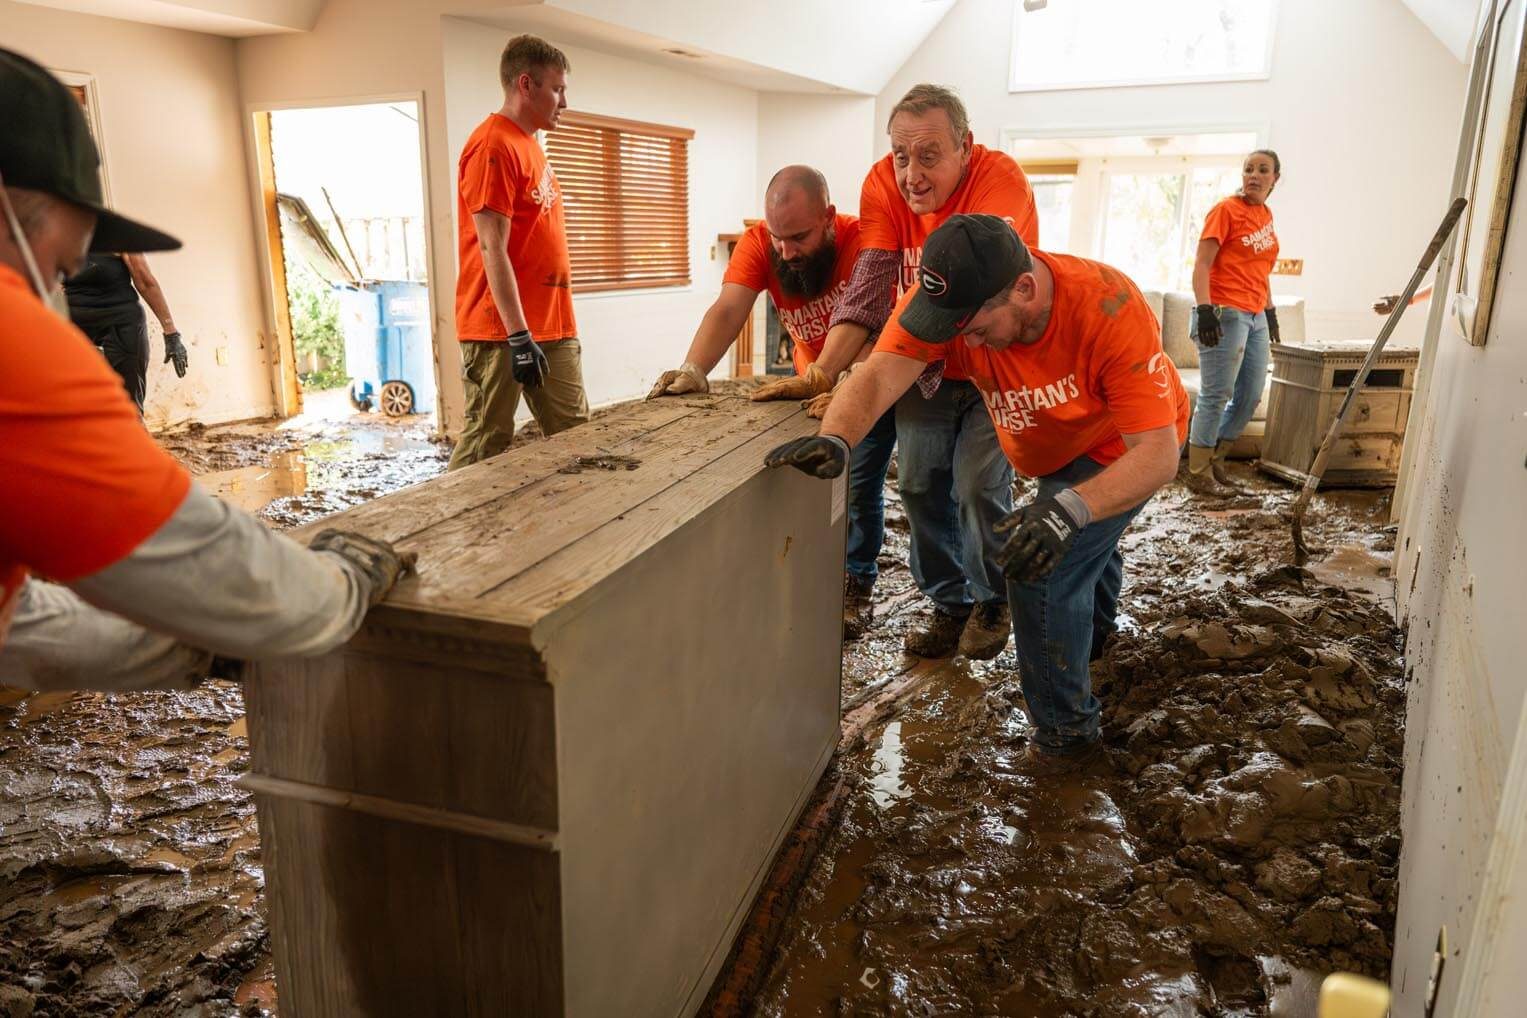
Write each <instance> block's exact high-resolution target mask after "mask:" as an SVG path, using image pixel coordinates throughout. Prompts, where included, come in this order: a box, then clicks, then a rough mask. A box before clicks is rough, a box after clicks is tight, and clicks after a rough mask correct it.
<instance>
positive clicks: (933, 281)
mask: <svg viewBox="0 0 1527 1018" xmlns="http://www.w3.org/2000/svg"><path fill="white" fill-rule="evenodd" d="M922 273H923V293H926V294H927V295H928V296H930V297H942V296H943V295H944V293H945V292H946V291H947V290H948V289H949V281H948V280H947V279H945V278H944V277H943V276H941V275H939V274H938V273H937V272H934V271H933V270H932V269H930V268H928V267H927V266H926V265H924V266H923V267H922Z"/></svg>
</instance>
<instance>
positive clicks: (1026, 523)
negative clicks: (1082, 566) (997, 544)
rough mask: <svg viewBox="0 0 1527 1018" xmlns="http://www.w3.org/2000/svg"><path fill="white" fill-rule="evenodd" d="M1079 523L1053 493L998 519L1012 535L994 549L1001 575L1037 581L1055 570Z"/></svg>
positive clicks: (1001, 526) (1001, 529)
mask: <svg viewBox="0 0 1527 1018" xmlns="http://www.w3.org/2000/svg"><path fill="white" fill-rule="evenodd" d="M1081 529H1082V528H1081V524H1080V523H1078V522H1077V520H1076V519H1075V518H1074V517H1073V516H1072V515H1071V513H1070V512H1069V511H1068V510H1067V509H1066V507H1065V506H1063V505H1061V503H1060V502H1059V501H1057V500H1056V499H1055V497H1054V496H1053V495H1044V496H1041V497H1039V498H1036V499H1035V500H1034V501H1032V502H1030V503H1029V504H1028V505H1026V506H1023V507H1021V508H1020V509H1018V510H1017V511H1016V512H1014V513H1011V514H1009V515H1007V516H1004V517H1003V518H1002V519H1001V520H999V521H998V522H997V530H998V531H999V532H1001V531H1004V530H1009V531H1012V536H1011V537H1009V538H1008V539H1007V543H1006V544H1004V545H1003V546H1002V550H1001V551H999V552H997V564H998V565H999V566H1001V567H1002V575H1003V576H1006V577H1007V578H1008V579H1010V580H1012V581H1013V582H1014V583H1037V582H1038V581H1040V580H1042V579H1044V578H1045V577H1046V576H1049V575H1050V574H1051V573H1053V572H1054V571H1055V567H1056V566H1058V565H1060V560H1061V559H1063V558H1065V556H1066V549H1068V548H1070V547H1071V542H1072V541H1073V540H1075V539H1076V535H1077V532H1078V531H1080V530H1081Z"/></svg>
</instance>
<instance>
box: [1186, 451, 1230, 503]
mask: <svg viewBox="0 0 1527 1018" xmlns="http://www.w3.org/2000/svg"><path fill="white" fill-rule="evenodd" d="M1182 483H1183V486H1184V487H1185V488H1187V489H1188V490H1189V491H1191V492H1192V493H1193V494H1195V495H1207V496H1209V497H1210V498H1226V497H1228V496H1230V495H1234V494H1235V492H1234V491H1233V490H1231V489H1230V488H1227V487H1225V486H1224V485H1223V484H1221V483H1219V481H1217V480H1215V478H1214V450H1213V449H1211V448H1209V447H1208V446H1206V445H1193V444H1191V443H1189V445H1188V464H1187V466H1186V467H1184V468H1183V470H1182Z"/></svg>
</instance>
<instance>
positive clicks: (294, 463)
mask: <svg viewBox="0 0 1527 1018" xmlns="http://www.w3.org/2000/svg"><path fill="white" fill-rule="evenodd" d="M271 459H272V460H273V461H274V462H273V463H272V465H270V466H259V467H236V468H234V469H232V470H219V471H217V472H215V473H211V474H203V475H202V476H201V477H200V478H198V480H199V481H200V482H201V485H202V487H204V488H206V489H207V490H208V491H210V492H212V494H214V495H216V496H217V497H218V498H220V499H222V500H223V501H224V502H227V503H229V504H230V505H235V506H237V507H239V508H240V509H243V510H245V511H247V512H259V511H260V510H261V509H263V508H265V507H266V506H267V505H269V504H270V503H272V502H274V501H275V500H276V499H278V498H286V497H287V496H289V495H300V494H302V493H303V492H305V491H307V487H308V468H307V462H306V461H305V460H304V459H303V457H302V454H301V453H299V452H282V453H276V454H275V455H274V456H272V457H271Z"/></svg>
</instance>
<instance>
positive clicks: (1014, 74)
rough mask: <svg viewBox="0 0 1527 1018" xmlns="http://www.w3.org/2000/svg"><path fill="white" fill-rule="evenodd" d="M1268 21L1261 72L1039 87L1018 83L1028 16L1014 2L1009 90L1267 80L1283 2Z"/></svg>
mask: <svg viewBox="0 0 1527 1018" xmlns="http://www.w3.org/2000/svg"><path fill="white" fill-rule="evenodd" d="M1269 4H1270V10H1269V11H1268V14H1267V18H1268V22H1269V24H1270V26H1271V27H1270V28H1269V29H1268V32H1267V48H1266V50H1265V51H1264V52H1263V54H1262V65H1261V69H1260V70H1257V71H1243V72H1239V73H1232V72H1214V73H1211V74H1188V75H1180V74H1179V75H1165V76H1161V77H1148V78H1099V79H1096V80H1092V81H1067V82H1057V83H1055V84H1048V85H1037V84H1032V83H1028V82H1020V81H1019V80H1018V64H1017V56H1018V27H1019V23H1020V22H1021V21H1022V20H1023V15H1024V13H1025V11H1024V9H1023V4H1022V3H1020V2H1018V0H1013V18H1012V27H1011V29H1010V31H1009V33H1008V50H1007V90H1008V92H1009V93H1011V94H1014V95H1022V94H1026V93H1030V92H1071V91H1081V90H1085V89H1093V88H1133V87H1137V86H1147V85H1207V84H1214V83H1218V82H1236V81H1268V80H1270V79H1271V78H1272V66H1273V48H1274V46H1275V45H1276V43H1277V38H1278V14H1279V8H1280V6H1281V0H1269Z"/></svg>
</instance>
